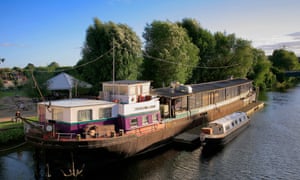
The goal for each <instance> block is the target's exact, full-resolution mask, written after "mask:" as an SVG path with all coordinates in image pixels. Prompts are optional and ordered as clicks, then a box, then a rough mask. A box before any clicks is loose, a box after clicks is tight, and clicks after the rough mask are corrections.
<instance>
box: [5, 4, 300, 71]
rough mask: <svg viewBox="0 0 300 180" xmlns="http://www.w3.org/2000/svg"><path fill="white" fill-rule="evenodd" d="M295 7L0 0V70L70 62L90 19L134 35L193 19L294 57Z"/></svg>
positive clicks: (299, 25)
mask: <svg viewBox="0 0 300 180" xmlns="http://www.w3.org/2000/svg"><path fill="white" fill-rule="evenodd" d="M299 7H300V1H299V0H1V1H0V9H1V15H0V58H5V62H4V63H2V64H0V68H2V67H14V66H16V67H25V66H26V65H27V64H28V63H32V64H34V65H35V66H47V65H48V64H50V63H51V62H53V61H56V62H58V63H59V65H61V66H65V65H67V66H72V65H75V64H76V63H77V62H78V60H79V59H80V58H81V48H82V47H83V44H84V41H85V36H86V30H87V28H88V27H89V26H90V25H92V24H93V19H94V18H95V17H97V18H98V19H100V20H101V21H102V22H108V21H112V22H114V23H122V24H127V25H128V26H130V27H131V28H132V30H133V31H135V32H136V33H137V35H139V36H140V37H141V36H142V33H143V31H144V27H145V26H146V24H147V23H148V24H150V23H151V22H152V21H153V20H161V21H166V20H170V21H172V22H176V21H181V20H182V19H183V18H194V19H196V20H197V21H198V22H199V23H200V24H201V26H202V27H203V28H205V29H207V30H209V31H211V32H212V33H214V32H217V31H221V32H226V33H234V34H235V35H236V36H237V37H240V38H243V39H246V40H250V41H252V45H253V46H254V47H256V48H261V49H263V50H265V52H266V54H270V53H272V51H273V49H274V48H275V49H276V48H282V47H284V48H286V49H287V50H292V51H294V52H295V53H296V54H297V55H300V21H299V19H298V18H299V17H300V11H299ZM141 40H142V41H143V39H142V37H141Z"/></svg>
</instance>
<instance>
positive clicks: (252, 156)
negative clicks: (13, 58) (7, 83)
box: [0, 86, 300, 180]
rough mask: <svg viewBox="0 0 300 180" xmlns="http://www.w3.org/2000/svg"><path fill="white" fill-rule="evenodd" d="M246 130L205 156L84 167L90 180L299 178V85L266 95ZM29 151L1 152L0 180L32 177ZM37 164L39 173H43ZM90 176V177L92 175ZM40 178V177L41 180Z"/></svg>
mask: <svg viewBox="0 0 300 180" xmlns="http://www.w3.org/2000/svg"><path fill="white" fill-rule="evenodd" d="M265 98H266V100H265V107H264V109H262V110H260V111H259V112H257V113H255V114H254V115H253V116H251V119H252V122H251V125H250V126H249V128H248V129H246V131H244V132H243V133H242V134H241V135H240V136H239V137H237V138H236V139H235V140H234V141H232V142H231V143H230V144H228V145H227V146H226V147H225V148H224V149H222V150H220V151H218V152H216V153H213V154H211V155H209V156H207V155H203V154H202V151H201V148H200V147H199V148H196V149H194V150H179V149H176V148H173V147H169V148H166V149H164V150H160V151H158V152H156V153H155V154H149V155H147V156H144V157H140V158H135V159H131V161H124V162H121V163H118V164H115V165H111V166H107V167H106V168H99V169H97V168H93V169H85V172H86V177H87V176H91V177H94V178H93V179H128V180H129V179H130V180H134V179H141V180H148V179H149V180H153V179H163V180H165V179H178V180H182V179H222V180H223V179H272V180H273V179H300V86H298V87H296V88H294V89H291V90H289V91H288V92H286V93H279V92H271V93H267V94H266V96H265ZM32 154H33V153H32V151H30V150H26V149H21V150H20V151H19V152H11V153H7V154H2V156H1V157H0V179H3V180H6V179H13V180H17V179H26V180H27V179H36V177H35V173H36V172H37V171H36V168H35V167H36V166H35V164H36V162H35V161H33V155H32ZM43 167H44V166H43V165H41V171H40V172H39V174H40V175H42V176H43V174H44V170H43V169H44V168H43ZM91 172H93V173H91ZM40 179H43V178H40Z"/></svg>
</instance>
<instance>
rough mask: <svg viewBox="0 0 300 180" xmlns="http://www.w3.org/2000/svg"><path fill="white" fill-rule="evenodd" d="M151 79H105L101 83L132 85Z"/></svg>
mask: <svg viewBox="0 0 300 180" xmlns="http://www.w3.org/2000/svg"><path fill="white" fill-rule="evenodd" d="M147 82H151V81H142V80H118V81H115V82H113V81H106V82H103V84H113V83H114V84H118V85H133V84H142V83H147Z"/></svg>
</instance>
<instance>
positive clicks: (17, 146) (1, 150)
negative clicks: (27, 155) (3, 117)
mask: <svg viewBox="0 0 300 180" xmlns="http://www.w3.org/2000/svg"><path fill="white" fill-rule="evenodd" d="M25 144H26V142H22V143H21V144H18V145H16V146H13V147H10V148H7V149H0V152H5V151H9V150H12V149H16V148H19V147H21V146H23V145H25Z"/></svg>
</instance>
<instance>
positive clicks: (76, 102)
mask: <svg viewBox="0 0 300 180" xmlns="http://www.w3.org/2000/svg"><path fill="white" fill-rule="evenodd" d="M39 104H44V105H49V104H50V105H51V106H56V107H68V108H70V107H82V106H94V105H105V104H107V105H108V104H115V103H113V102H110V101H103V100H94V99H63V100H56V101H47V102H40V103H39Z"/></svg>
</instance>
